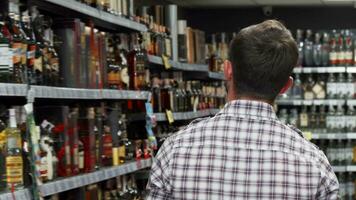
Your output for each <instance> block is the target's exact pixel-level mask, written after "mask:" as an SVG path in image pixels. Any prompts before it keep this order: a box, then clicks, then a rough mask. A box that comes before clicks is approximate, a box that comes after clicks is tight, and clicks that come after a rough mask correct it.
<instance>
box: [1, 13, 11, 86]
mask: <svg viewBox="0 0 356 200" xmlns="http://www.w3.org/2000/svg"><path fill="white" fill-rule="evenodd" d="M4 32H5V33H4ZM6 33H8V34H9V31H8V29H7V27H6V25H5V21H4V19H3V18H2V16H0V56H1V59H0V81H1V82H5V83H8V82H11V80H12V73H11V72H12V68H13V62H12V51H10V50H11V49H10V41H9V39H8V37H7V36H6Z"/></svg>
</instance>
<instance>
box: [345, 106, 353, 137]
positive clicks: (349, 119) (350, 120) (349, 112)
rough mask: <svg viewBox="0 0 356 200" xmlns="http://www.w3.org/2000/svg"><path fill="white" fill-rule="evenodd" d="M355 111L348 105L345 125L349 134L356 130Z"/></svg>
mask: <svg viewBox="0 0 356 200" xmlns="http://www.w3.org/2000/svg"><path fill="white" fill-rule="evenodd" d="M354 115H355V110H354V107H353V106H352V105H348V108H347V112H346V116H345V118H346V119H345V125H346V131H347V132H350V133H351V132H353V131H354V130H355V128H356V121H354V120H355V117H354Z"/></svg>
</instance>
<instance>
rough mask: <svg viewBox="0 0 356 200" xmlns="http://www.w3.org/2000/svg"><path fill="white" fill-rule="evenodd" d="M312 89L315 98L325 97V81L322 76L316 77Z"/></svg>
mask: <svg viewBox="0 0 356 200" xmlns="http://www.w3.org/2000/svg"><path fill="white" fill-rule="evenodd" d="M312 91H313V93H314V95H315V98H316V99H325V97H326V91H325V82H324V78H323V77H321V78H320V77H319V76H318V77H317V79H316V82H315V84H314V85H313V88H312Z"/></svg>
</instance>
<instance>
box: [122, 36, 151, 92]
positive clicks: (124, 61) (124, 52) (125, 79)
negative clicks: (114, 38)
mask: <svg viewBox="0 0 356 200" xmlns="http://www.w3.org/2000/svg"><path fill="white" fill-rule="evenodd" d="M128 48H129V47H128V37H127V35H126V34H119V47H118V49H119V57H118V58H117V59H118V61H117V62H118V64H119V66H120V80H121V82H120V89H124V90H126V89H128V87H129V83H130V76H129V74H128V63H127V55H128ZM146 73H147V70H146ZM146 76H147V74H146ZM148 77H149V76H148ZM146 78H147V77H146Z"/></svg>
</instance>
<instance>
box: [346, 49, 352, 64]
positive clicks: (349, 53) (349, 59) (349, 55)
mask: <svg viewBox="0 0 356 200" xmlns="http://www.w3.org/2000/svg"><path fill="white" fill-rule="evenodd" d="M345 63H346V64H352V51H346V52H345Z"/></svg>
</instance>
